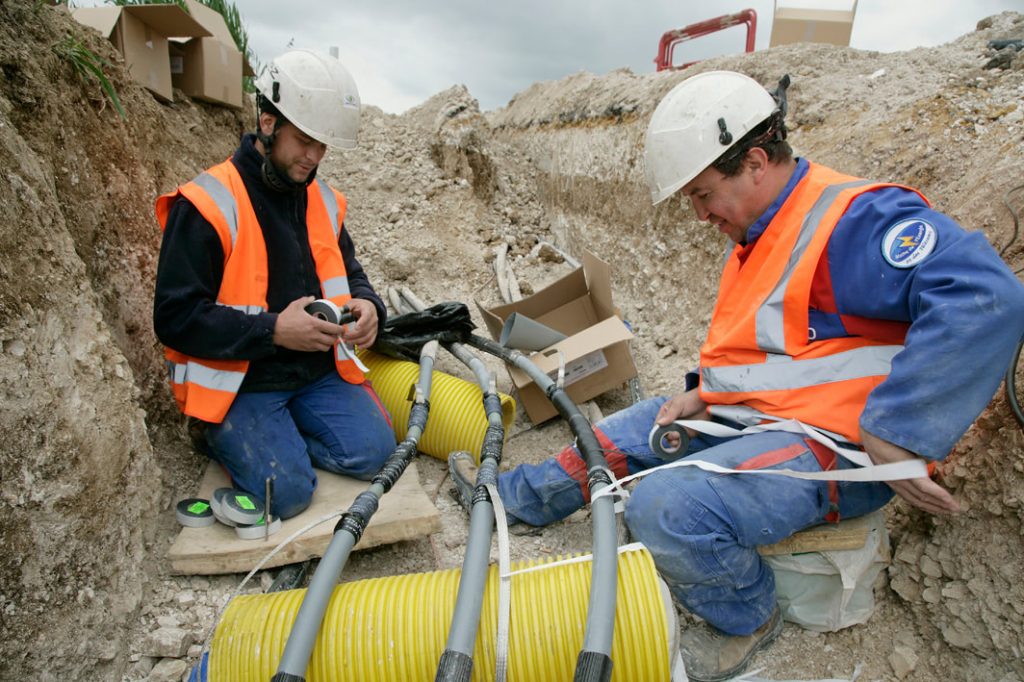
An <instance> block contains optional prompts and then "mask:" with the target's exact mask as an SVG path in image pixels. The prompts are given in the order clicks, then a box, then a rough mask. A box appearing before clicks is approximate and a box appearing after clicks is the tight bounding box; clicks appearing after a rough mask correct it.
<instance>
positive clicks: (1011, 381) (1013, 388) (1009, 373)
mask: <svg viewBox="0 0 1024 682" xmlns="http://www.w3.org/2000/svg"><path fill="white" fill-rule="evenodd" d="M1019 189H1024V185H1017V186H1016V187H1013V188H1011V189H1009V190H1007V191H1006V194H1004V195H1003V203H1004V204H1005V205H1006V210H1008V211H1009V212H1010V215H1011V216H1013V236H1012V237H1010V241H1008V242H1006V246H1004V247H1003V248H1002V250H1000V251H999V257H1000V258H1003V257H1005V256H1006V252H1007V251H1008V250H1009V248H1010V247H1011V246H1013V243H1014V242H1015V241H1017V237H1018V236H1020V216H1019V215H1017V211H1015V210H1014V209H1013V205H1012V204H1010V195H1011V194H1013V193H1014V192H1016V191H1017V190H1019ZM1021 272H1024V268H1020V269H1018V270H1014V271H1013V274H1015V275H1019V274H1020V273H1021ZM1022 345H1024V339H1021V341H1020V343H1018V344H1017V352H1015V353H1014V354H1013V359H1012V360H1010V366H1009V367H1008V368H1007V370H1006V380H1005V384H1006V400H1007V402H1009V403H1010V409H1011V410H1013V416H1014V417H1016V418H1017V423H1018V424H1020V426H1021V428H1024V413H1022V412H1021V409H1020V402H1019V401H1018V399H1017V363H1019V362H1020V352H1021V347H1022Z"/></svg>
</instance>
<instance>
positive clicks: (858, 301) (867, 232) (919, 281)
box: [747, 159, 1024, 459]
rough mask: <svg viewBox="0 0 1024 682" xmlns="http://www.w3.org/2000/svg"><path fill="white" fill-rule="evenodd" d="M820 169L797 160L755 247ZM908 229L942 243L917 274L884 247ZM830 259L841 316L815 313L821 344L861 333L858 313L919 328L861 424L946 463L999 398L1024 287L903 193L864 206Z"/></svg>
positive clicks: (870, 195)
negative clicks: (919, 226)
mask: <svg viewBox="0 0 1024 682" xmlns="http://www.w3.org/2000/svg"><path fill="white" fill-rule="evenodd" d="M808 167H809V164H808V162H807V160H806V159H797V167H796V170H795V171H794V172H793V176H792V177H791V178H790V180H789V182H788V183H787V184H786V186H785V188H784V189H783V190H782V192H781V193H780V194H779V196H778V197H777V198H776V199H775V201H774V202H773V203H772V204H771V206H769V207H768V210H767V211H765V213H764V214H763V215H762V216H761V217H760V218H758V219H757V221H756V222H754V224H753V225H751V227H750V229H749V230H748V232H747V244H752V243H754V242H755V241H757V239H758V237H760V236H761V235H762V234H763V233H764V231H765V229H766V228H767V227H768V225H769V223H771V221H772V219H773V218H774V217H775V214H776V213H778V211H779V209H780V208H781V207H782V204H783V203H785V201H786V199H788V198H789V195H790V194H791V193H792V191H793V188H794V187H795V186H796V184H797V183H798V182H799V181H800V179H801V178H803V177H804V175H806V173H807V169H808ZM907 220H915V221H921V222H923V223H926V224H927V225H930V226H931V228H932V230H933V231H934V232H933V236H934V239H935V245H934V248H933V249H932V250H931V252H930V253H928V255H927V256H925V257H924V258H923V259H922V260H920V262H917V263H916V264H914V265H912V266H910V267H906V266H905V264H902V263H899V262H898V261H897V264H896V265H894V264H893V263H891V262H890V260H889V259H887V258H886V255H885V250H884V248H883V244H884V243H885V240H886V235H887V233H889V231H890V228H893V227H894V226H897V225H899V224H901V223H903V222H904V221H907ZM925 229H927V228H925ZM827 258H828V269H829V273H830V275H831V284H832V287H831V288H832V295H833V298H834V301H835V307H836V312H834V313H833V312H825V311H821V310H816V309H814V307H813V306H812V308H811V310H810V316H809V325H810V329H809V330H808V335H809V337H813V338H815V339H826V338H836V337H842V336H854V335H855V334H854V333H852V332H850V331H849V330H848V329H847V324H848V323H847V322H844V317H847V316H849V317H859V318H868V319H872V320H887V321H893V322H900V323H906V324H909V325H910V326H909V328H908V330H907V333H906V339H905V341H904V345H905V348H904V350H902V351H901V352H900V353H899V354H897V355H896V356H895V357H894V358H893V361H892V369H891V372H890V374H889V376H888V377H887V378H886V379H885V381H883V382H882V383H881V384H880V385H879V386H877V387H876V388H875V390H874V391H872V392H871V394H870V395H869V397H868V401H867V404H866V405H865V407H864V411H863V413H862V414H861V419H860V424H861V426H862V427H863V428H864V429H865V430H867V431H869V432H870V433H872V434H874V435H876V436H878V437H880V438H883V439H884V440H887V441H889V442H890V443H894V444H895V445H899V446H900V447H902V448H905V449H907V450H910V451H911V452H914V453H916V454H918V455H921V456H922V457H926V458H928V459H942V458H944V457H945V456H946V455H947V454H948V453H949V451H950V450H952V448H953V446H954V445H956V442H957V441H958V440H959V439H960V437H961V436H962V435H963V434H964V432H965V431H966V430H967V429H968V427H970V425H971V423H972V422H973V421H974V419H975V418H976V417H977V416H978V415H979V414H980V413H981V411H982V410H983V409H985V407H986V406H987V405H988V403H989V401H990V400H991V399H992V395H993V394H994V393H995V391H996V389H997V388H998V387H999V382H1000V381H1001V380H1002V377H1003V374H1004V373H1005V372H1006V368H1007V365H1008V364H1009V362H1010V359H1011V358H1012V356H1013V353H1014V351H1015V350H1016V346H1017V343H1018V342H1019V341H1020V339H1021V336H1022V335H1024V285H1022V284H1021V282H1020V280H1018V279H1017V277H1016V276H1015V275H1014V274H1013V272H1012V271H1011V270H1010V269H1009V268H1008V267H1007V266H1006V263H1004V262H1003V260H1002V259H1001V258H1000V257H999V255H998V254H997V253H996V252H995V250H994V249H993V248H992V246H991V245H990V244H989V243H988V240H987V239H986V238H985V236H984V235H983V234H982V233H980V232H967V231H966V230H964V229H963V228H962V227H960V226H959V225H958V224H957V223H956V222H955V221H954V220H953V219H951V218H950V217H949V216H946V215H943V214H942V213H939V212H938V211H935V210H932V209H931V208H929V207H928V205H927V204H926V203H925V202H924V200H923V199H921V197H920V196H919V195H918V194H917V193H916V192H913V191H910V190H907V189H903V188H901V187H884V188H881V189H877V190H874V191H871V192H866V193H864V194H861V195H860V196H858V197H857V198H856V199H854V200H853V201H852V202H851V203H850V206H849V207H848V208H847V210H846V212H845V213H844V214H843V217H842V218H840V220H839V222H838V223H837V224H836V227H835V230H834V231H833V233H832V236H831V238H830V239H829V243H828V250H827Z"/></svg>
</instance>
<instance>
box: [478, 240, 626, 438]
mask: <svg viewBox="0 0 1024 682" xmlns="http://www.w3.org/2000/svg"><path fill="white" fill-rule="evenodd" d="M477 308H478V309H479V310H480V314H481V315H482V316H483V318H484V323H485V324H486V325H487V330H488V332H489V333H490V335H491V338H493V339H495V340H497V339H499V338H500V336H501V331H502V327H503V326H504V324H505V320H506V319H507V318H508V317H509V316H510V315H511V314H512V313H520V314H522V315H526V316H527V317H529V318H532V319H534V320H536V321H537V322H540V323H541V324H544V325H546V326H548V327H551V328H552V329H554V330H556V331H559V332H561V333H563V334H565V335H566V336H567V337H568V338H566V339H564V340H562V341H559V342H558V343H556V344H554V345H552V346H550V347H548V348H546V349H544V350H542V351H539V352H537V353H534V354H532V355H531V356H530V359H531V360H532V361H533V362H534V363H535V364H536V365H537V366H538V367H539V368H540V369H541V370H542V371H544V372H547V373H548V374H549V376H551V377H552V379H557V374H558V368H559V364H560V359H559V351H560V352H561V362H564V371H565V380H564V387H565V390H566V393H567V394H568V395H569V397H570V398H572V400H573V401H575V402H583V401H585V400H590V399H591V398H594V397H596V396H598V395H600V394H602V393H604V392H605V391H608V390H611V389H613V388H615V387H617V386H620V385H622V384H623V383H625V382H626V381H629V380H630V379H632V378H633V377H635V376H636V366H635V365H634V364H633V358H632V355H631V354H630V352H629V340H630V339H632V338H633V334H632V333H631V332H630V331H629V330H628V329H627V328H626V325H625V324H624V323H623V322H622V320H621V319H620V318H619V316H618V313H617V311H616V310H615V306H614V304H613V302H612V290H611V267H610V266H609V265H608V264H607V263H605V262H604V261H602V260H600V259H599V258H597V256H595V255H594V254H592V253H589V252H586V253H584V254H583V267H581V268H577V269H576V270H574V271H573V272H571V273H569V274H568V275H566V276H565V277H562V278H561V279H559V280H558V281H556V282H554V283H553V284H551V285H550V286H548V287H545V288H544V289H542V290H541V291H538V292H537V293H535V294H533V295H532V296H529V297H527V298H524V299H523V300H521V301H516V302H515V303H508V304H505V305H500V306H495V307H493V308H484V307H483V306H481V305H480V304H479V303H477ZM509 376H510V377H511V378H512V383H513V384H514V385H515V387H516V390H517V392H518V394H519V402H520V404H522V405H523V407H524V408H525V410H526V414H527V415H528V416H529V417H530V419H531V420H532V421H533V422H534V423H536V424H539V423H541V422H543V421H546V420H548V419H550V418H552V417H554V416H556V415H557V414H558V411H557V410H556V409H555V406H554V405H552V404H551V401H549V400H548V399H547V396H545V395H544V393H543V391H541V390H540V388H538V387H537V385H536V384H535V383H534V382H533V381H532V380H530V378H529V377H528V376H527V375H526V374H525V373H524V372H523V371H522V370H519V369H517V368H514V367H511V368H509Z"/></svg>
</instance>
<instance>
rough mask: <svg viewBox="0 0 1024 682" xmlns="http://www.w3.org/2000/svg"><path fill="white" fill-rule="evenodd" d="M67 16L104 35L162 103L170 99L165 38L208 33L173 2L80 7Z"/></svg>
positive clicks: (131, 72)
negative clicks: (165, 3) (168, 3)
mask: <svg viewBox="0 0 1024 682" xmlns="http://www.w3.org/2000/svg"><path fill="white" fill-rule="evenodd" d="M71 16H72V17H73V18H74V19H75V20H76V21H78V22H79V23H81V24H85V25H86V26H91V27H92V28H95V29H96V30H98V31H99V32H100V33H101V34H102V35H103V36H104V37H105V38H108V39H109V40H110V42H112V43H113V44H114V46H115V47H116V48H117V50H118V51H119V52H120V53H121V55H122V56H123V57H124V63H125V68H127V69H128V73H129V74H130V75H131V77H132V79H133V80H135V81H136V82H138V83H141V84H142V85H143V86H145V88H146V89H147V90H149V91H150V92H152V93H153V94H154V95H156V97H157V98H158V99H160V100H162V101H165V102H170V101H172V100H173V98H174V94H173V92H172V90H171V88H172V87H173V86H172V83H171V61H170V53H169V50H168V43H167V39H168V38H169V37H199V36H209V35H211V34H210V32H209V31H208V30H206V29H205V28H203V27H202V26H201V25H200V24H199V23H198V22H197V21H196V20H195V19H193V18H192V17H190V16H189V15H188V14H187V13H186V12H185V10H183V9H181V7H178V6H177V5H174V4H170V5H127V6H124V7H81V8H77V9H74V10H72V12H71Z"/></svg>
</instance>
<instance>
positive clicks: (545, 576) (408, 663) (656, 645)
mask: <svg viewBox="0 0 1024 682" xmlns="http://www.w3.org/2000/svg"><path fill="white" fill-rule="evenodd" d="M553 562H554V560H540V561H536V560H534V561H527V562H517V563H515V564H513V566H512V573H513V577H512V619H511V630H510V633H509V644H510V646H509V669H508V680H509V682H564V681H565V680H570V679H572V677H573V669H574V666H575V664H576V654H577V652H578V651H579V650H580V646H581V644H582V642H583V636H584V628H585V625H586V619H587V600H588V596H589V591H590V572H591V563H590V561H589V559H588V560H582V561H576V562H571V563H564V564H559V565H555V566H553V567H551V568H546V569H543V570H533V571H528V572H523V573H516V572H517V571H520V570H522V569H526V568H530V567H534V566H540V565H545V564H550V563H553ZM618 564H619V565H618V582H617V589H616V591H617V602H618V604H619V605H620V606H619V608H618V609H617V610H616V613H615V629H614V639H613V646H612V658H613V660H614V661H615V667H614V670H613V672H612V678H611V679H612V680H613V681H618V682H640V681H642V682H668V681H669V680H670V675H671V672H670V670H671V663H672V660H671V659H672V657H674V656H675V651H673V650H672V649H673V647H674V645H675V629H676V621H675V610H674V607H673V605H672V601H671V598H670V597H669V596H668V591H667V589H666V588H665V587H664V584H663V583H662V582H661V580H660V578H659V577H658V575H657V571H656V570H655V567H654V562H653V560H652V559H651V556H650V554H649V553H648V552H647V551H646V549H643V548H642V547H639V546H636V547H632V548H625V549H624V550H623V551H622V552H621V553H620V555H619V559H618ZM459 573H460V572H459V571H458V570H455V569H453V570H448V571H435V572H432V573H420V574H412V575H400V576H391V577H387V578H375V579H372V580H361V581H357V582H352V583H345V584H342V585H339V586H337V587H335V588H334V591H333V594H332V595H331V599H330V601H329V603H328V606H327V610H326V613H325V615H324V619H323V624H322V627H321V628H320V632H319V636H318V638H317V641H316V643H315V645H314V648H313V652H312V656H311V658H310V661H309V667H308V669H307V677H306V679H307V680H308V681H309V682H418V681H420V680H431V679H433V677H434V672H435V669H436V666H437V661H438V658H439V657H440V655H441V652H442V651H443V650H444V647H445V638H446V634H447V633H446V631H447V628H448V624H449V622H450V621H451V617H452V611H453V609H454V606H455V594H456V589H457V587H458V582H459ZM498 583H499V576H498V570H497V567H496V566H491V568H490V572H489V575H488V581H487V588H486V593H485V596H484V603H483V612H482V615H481V622H480V629H479V632H478V635H477V640H476V647H475V650H474V654H473V658H474V660H475V666H474V669H473V677H472V679H473V680H474V682H485V681H487V680H492V679H493V678H494V671H495V659H494V642H495V630H496V623H497V608H498ZM304 593H305V590H291V591H288V592H277V593H272V594H263V595H248V596H241V597H238V598H236V599H235V600H233V601H232V602H231V604H230V605H229V606H228V608H227V610H226V611H225V613H224V617H223V618H222V620H221V622H220V624H219V626H218V627H217V630H216V632H215V633H214V636H213V641H212V643H211V650H210V660H209V678H208V679H209V682H266V680H269V679H270V678H271V676H272V675H273V674H274V671H275V669H276V668H277V665H278V661H279V659H280V657H281V653H282V650H283V649H284V645H285V641H286V639H287V637H288V633H289V632H290V631H291V629H292V623H293V622H294V620H295V616H296V613H297V611H298V609H299V606H300V604H301V603H302V599H303V596H304Z"/></svg>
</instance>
